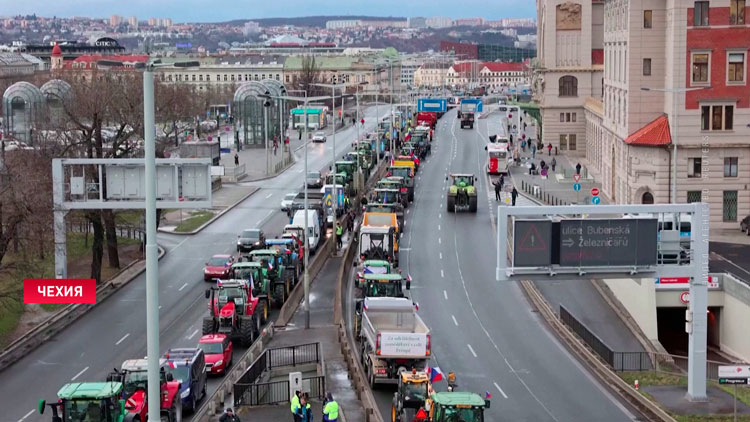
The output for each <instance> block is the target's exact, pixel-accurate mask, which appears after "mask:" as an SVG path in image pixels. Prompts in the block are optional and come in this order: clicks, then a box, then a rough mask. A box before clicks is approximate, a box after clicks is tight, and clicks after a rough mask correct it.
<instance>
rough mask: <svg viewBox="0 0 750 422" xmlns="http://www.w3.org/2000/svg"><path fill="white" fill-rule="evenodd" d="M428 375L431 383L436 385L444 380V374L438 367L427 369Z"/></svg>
mask: <svg viewBox="0 0 750 422" xmlns="http://www.w3.org/2000/svg"><path fill="white" fill-rule="evenodd" d="M427 374H428V375H429V376H430V383H432V384H434V383H436V382H438V381H442V380H443V373H442V372H441V371H440V368H438V367H437V366H436V367H434V368H430V367H429V366H428V367H427Z"/></svg>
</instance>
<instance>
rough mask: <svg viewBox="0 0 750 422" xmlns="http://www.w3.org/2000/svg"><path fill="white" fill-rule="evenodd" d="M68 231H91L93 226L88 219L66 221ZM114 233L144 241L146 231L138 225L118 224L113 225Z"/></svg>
mask: <svg viewBox="0 0 750 422" xmlns="http://www.w3.org/2000/svg"><path fill="white" fill-rule="evenodd" d="M68 231H69V232H73V233H93V232H94V227H93V224H91V222H90V221H84V220H77V221H68ZM115 233H116V234H117V236H118V237H124V238H128V239H137V240H140V241H141V243H143V242H145V241H146V232H145V231H143V230H142V229H141V228H140V227H136V226H127V225H119V226H115Z"/></svg>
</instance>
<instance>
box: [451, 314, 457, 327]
mask: <svg viewBox="0 0 750 422" xmlns="http://www.w3.org/2000/svg"><path fill="white" fill-rule="evenodd" d="M451 318H453V323H454V324H456V327H458V321H456V316H455V315H451Z"/></svg>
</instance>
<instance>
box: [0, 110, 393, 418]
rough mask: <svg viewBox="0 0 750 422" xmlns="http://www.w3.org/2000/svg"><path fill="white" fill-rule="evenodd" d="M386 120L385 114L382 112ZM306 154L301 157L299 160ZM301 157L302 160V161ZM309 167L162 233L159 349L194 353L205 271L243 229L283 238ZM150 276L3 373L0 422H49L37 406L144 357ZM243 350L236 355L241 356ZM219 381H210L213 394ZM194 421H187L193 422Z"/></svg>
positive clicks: (313, 157) (327, 158)
mask: <svg viewBox="0 0 750 422" xmlns="http://www.w3.org/2000/svg"><path fill="white" fill-rule="evenodd" d="M379 111H380V114H381V117H382V116H384V115H386V114H387V112H388V110H386V109H385V107H381V108H380V110H379ZM364 114H365V130H372V129H374V127H375V121H376V119H375V108H374V107H373V108H369V109H366V111H365V113H364ZM355 137H356V129H354V128H353V127H348V128H346V129H344V130H343V131H340V132H339V134H337V136H336V138H337V139H336V154H335V155H336V157H340V156H341V155H343V154H344V153H345V152H346V150H347V149H348V148H349V147H350V145H351V142H352V140H354V138H355ZM302 151H303V150H301V151H300V153H302ZM303 158H304V157H303ZM332 158H333V157H332V141H331V138H330V137H329V139H328V142H327V143H325V144H310V147H309V154H308V159H309V162H308V166H309V169H310V170H316V169H321V170H322V169H327V168H328V166H329V164H330V162H331V159H332ZM303 171H304V160H303V159H300V160H299V161H298V162H297V163H295V164H294V165H293V166H292V167H291V168H289V169H288V170H287V171H286V172H284V173H282V174H281V175H279V176H277V177H275V178H273V179H270V180H266V181H264V182H257V185H258V186H260V187H261V190H259V191H258V192H256V193H255V194H254V195H252V196H251V197H249V198H248V199H246V200H245V201H243V202H242V203H241V204H239V205H238V206H237V207H235V208H233V209H232V210H231V211H229V212H227V213H226V214H224V215H223V216H222V217H221V218H219V219H217V220H216V221H215V222H214V223H212V224H211V225H209V226H208V227H206V228H205V229H204V230H203V231H201V232H200V233H198V234H195V235H193V236H180V235H174V234H163V233H160V234H159V244H160V245H161V246H162V247H163V248H165V249H166V250H167V254H166V256H164V258H162V260H161V261H160V262H159V286H160V287H159V300H160V301H159V303H160V306H159V308H160V314H159V329H160V333H161V338H160V350H161V352H162V353H164V352H166V351H167V350H168V349H169V348H176V347H195V345H196V344H197V342H198V339H199V338H200V335H201V333H200V329H201V321H202V318H203V316H204V315H205V314H206V312H207V307H206V299H205V296H204V290H205V289H206V286H207V284H206V283H204V282H203V276H202V271H203V265H204V263H205V261H206V260H207V259H208V258H209V257H211V256H212V255H214V254H221V253H233V252H235V251H236V243H235V242H236V236H237V233H239V232H240V231H241V230H242V229H245V228H253V227H259V228H262V229H263V230H264V231H265V233H266V236H267V237H274V236H275V235H276V234H279V233H281V231H282V230H283V227H284V225H285V224H287V223H288V220H287V218H286V214H284V213H282V212H281V211H280V209H279V203H280V202H281V199H282V198H283V196H284V194H286V193H288V192H293V191H299V190H300V189H301V187H302V183H303V181H304V173H303ZM145 291H146V277H145V273H144V274H142V275H141V276H139V277H138V278H137V279H135V280H133V281H131V282H130V283H129V284H127V285H126V286H125V287H123V288H122V289H121V290H119V291H118V292H116V293H115V294H114V295H113V296H111V297H110V298H108V299H107V301H106V302H105V303H103V304H102V305H100V306H97V307H96V308H94V309H92V310H91V311H90V312H89V313H87V314H86V315H84V316H83V317H81V318H80V319H79V320H78V321H76V322H75V323H74V324H72V325H71V326H69V327H68V328H66V329H65V330H63V331H62V332H60V333H58V334H57V335H56V336H55V337H54V338H52V339H50V340H49V341H48V342H46V343H45V344H43V345H41V346H40V347H39V348H37V349H36V350H34V351H32V352H31V353H29V355H28V356H26V357H25V358H23V359H22V360H20V361H18V362H16V363H15V364H14V365H13V366H11V367H10V368H7V369H6V370H5V371H3V372H1V373H0V407H2V408H3V409H6V412H7V413H5V414H4V415H0V422H18V421H24V422H33V421H43V420H49V417H50V416H49V414H45V416H41V415H39V414H38V413H36V411H35V409H36V405H37V401H38V400H39V399H40V398H44V399H46V400H48V401H52V400H56V399H57V396H56V393H57V391H58V389H59V388H60V387H61V386H62V385H63V384H65V383H68V382H71V381H72V380H74V381H103V380H104V379H105V377H106V376H107V374H108V373H109V372H110V371H111V370H112V369H113V368H115V367H117V368H119V367H120V365H121V364H122V362H123V361H124V360H126V359H133V358H141V357H143V356H145V355H146V304H145ZM238 352H240V351H235V353H238ZM219 381H220V380H219V379H212V380H211V381H210V382H209V389H208V390H209V391H208V394H211V393H212V392H213V390H214V389H215V388H216V386H217V385H218V383H219ZM188 419H189V418H188Z"/></svg>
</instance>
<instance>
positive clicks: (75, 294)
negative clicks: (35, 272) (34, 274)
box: [23, 278, 96, 304]
mask: <svg viewBox="0 0 750 422" xmlns="http://www.w3.org/2000/svg"><path fill="white" fill-rule="evenodd" d="M23 303H63V304H72V303H96V280H94V279H93V278H88V279H87V278H63V279H54V278H27V279H25V280H24V281H23Z"/></svg>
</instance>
